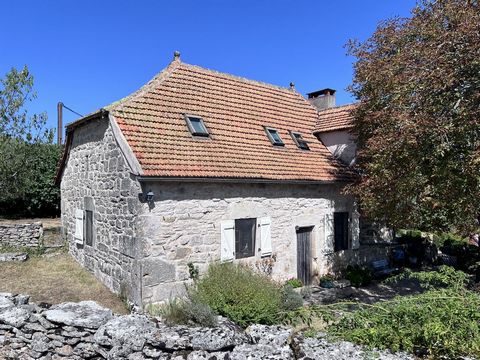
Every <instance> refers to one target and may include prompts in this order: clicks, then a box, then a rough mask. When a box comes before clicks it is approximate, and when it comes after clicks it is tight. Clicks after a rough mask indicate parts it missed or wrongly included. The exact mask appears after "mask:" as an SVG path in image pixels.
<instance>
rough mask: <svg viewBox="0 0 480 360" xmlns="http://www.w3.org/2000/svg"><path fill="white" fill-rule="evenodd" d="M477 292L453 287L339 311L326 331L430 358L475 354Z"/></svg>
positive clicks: (478, 351) (479, 347) (479, 315)
mask: <svg viewBox="0 0 480 360" xmlns="http://www.w3.org/2000/svg"><path fill="white" fill-rule="evenodd" d="M479 307H480V295H479V294H476V293H474V292H471V291H466V290H464V291H460V292H459V291H458V290H454V289H441V290H430V291H427V292H425V293H423V294H420V295H414V296H404V297H397V298H395V299H393V300H390V301H385V302H382V303H380V304H378V305H369V306H368V307H367V306H366V305H365V306H364V307H363V308H361V310H358V311H356V312H354V313H350V314H346V315H344V316H343V317H342V318H341V319H340V321H339V322H338V323H336V324H334V325H331V326H330V328H329V333H330V334H332V335H334V336H336V337H340V338H342V339H345V340H347V341H352V342H355V343H359V344H363V345H366V346H368V347H370V348H378V349H390V350H392V351H399V350H402V351H408V352H415V353H417V354H419V355H424V356H430V357H433V358H440V357H442V356H443V357H445V356H446V357H448V358H457V357H460V356H480V312H479V311H478V308H479Z"/></svg>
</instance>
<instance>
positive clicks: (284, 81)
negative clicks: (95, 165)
mask: <svg viewBox="0 0 480 360" xmlns="http://www.w3.org/2000/svg"><path fill="white" fill-rule="evenodd" d="M414 5H415V1H413V0H402V1H394V0H362V1H358V0H357V1H355V0H348V1H347V0H345V1H341V0H330V1H323V0H310V1H307V0H276V1H273V0H236V1H226V0H225V1H221V0H205V1H201V0H197V1H194V0H184V1H174V0H170V1H154V0H137V1H123V0H117V1H103V0H96V1H92V0H82V1H67V0H65V1H60V0H58V1H50V0H43V1H33V0H31V1H23V0H16V1H2V2H1V3H0V13H1V14H2V29H3V30H2V37H1V39H2V40H1V47H0V49H1V51H0V76H2V77H3V76H4V74H5V73H6V72H7V71H8V70H9V69H10V68H12V67H17V68H20V67H22V66H23V65H25V64H26V65H28V67H29V69H30V71H31V72H32V73H33V75H34V76H35V88H36V90H37V92H38V99H37V100H36V101H35V102H34V103H32V104H30V105H29V107H28V108H29V111H30V112H32V113H33V112H42V111H46V112H47V113H48V116H49V126H50V127H55V126H56V104H57V102H58V101H63V102H64V103H65V105H67V106H69V107H71V108H73V109H74V110H76V111H78V112H79V113H81V114H87V113H89V112H91V111H94V110H96V109H98V108H100V107H102V106H104V105H107V104H109V103H111V102H113V101H116V100H118V99H120V98H122V97H124V96H126V95H128V94H130V93H131V92H133V91H135V90H136V89H138V88H139V87H140V86H141V85H143V84H144V83H145V82H147V81H148V80H149V79H151V78H152V77H153V76H154V75H155V74H156V73H157V72H159V71H160V70H161V69H163V68H164V67H165V66H167V65H168V63H169V62H170V61H171V59H172V55H173V52H174V50H179V51H180V52H181V58H182V61H184V62H187V63H190V64H195V65H200V66H202V67H206V68H211V69H215V70H218V71H222V72H227V73H231V74H234V75H239V76H243V77H246V78H250V79H254V80H259V81H264V82H268V83H272V84H276V85H280V86H285V87H287V86H288V84H289V83H290V82H291V81H293V82H295V84H296V88H297V90H298V91H299V92H300V93H302V94H305V93H307V92H310V91H315V90H319V89H322V88H326V87H330V88H334V89H337V104H346V103H350V102H353V101H354V99H353V98H352V97H351V95H350V94H349V93H348V92H347V91H346V87H347V86H348V85H349V84H350V83H351V80H352V62H353V60H354V59H353V58H351V57H348V56H346V50H345V48H344V45H345V43H346V42H347V41H348V39H350V38H357V39H359V40H365V39H366V38H368V37H369V35H370V34H371V33H372V32H373V31H374V30H375V28H376V26H377V24H378V22H379V21H381V20H382V19H386V18H391V17H393V16H409V14H410V10H411V8H412V7H413V6H414ZM76 118H77V116H76V115H74V114H70V113H68V112H65V122H71V121H73V120H75V119H76Z"/></svg>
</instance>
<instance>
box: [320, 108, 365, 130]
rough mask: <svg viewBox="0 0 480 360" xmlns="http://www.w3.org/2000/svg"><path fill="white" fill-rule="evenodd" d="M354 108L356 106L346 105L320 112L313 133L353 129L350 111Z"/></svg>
mask: <svg viewBox="0 0 480 360" xmlns="http://www.w3.org/2000/svg"><path fill="white" fill-rule="evenodd" d="M355 107H356V104H348V105H342V106H335V107H332V108H328V109H324V110H320V111H319V112H318V122H317V125H316V126H315V129H314V130H313V133H314V134H316V133H321V132H329V131H337V130H346V129H351V128H352V127H353V116H352V110H353V109H355Z"/></svg>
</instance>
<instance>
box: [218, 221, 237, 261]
mask: <svg viewBox="0 0 480 360" xmlns="http://www.w3.org/2000/svg"><path fill="white" fill-rule="evenodd" d="M220 228H221V231H222V235H221V236H222V238H221V239H222V240H221V254H220V259H221V260H222V261H232V260H233V259H234V257H235V255H234V252H235V220H224V221H222V223H221V224H220Z"/></svg>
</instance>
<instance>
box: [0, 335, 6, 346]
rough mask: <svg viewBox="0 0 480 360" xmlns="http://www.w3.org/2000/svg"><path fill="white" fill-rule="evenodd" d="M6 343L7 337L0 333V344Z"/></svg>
mask: <svg viewBox="0 0 480 360" xmlns="http://www.w3.org/2000/svg"><path fill="white" fill-rule="evenodd" d="M6 343H7V338H6V337H5V336H3V335H0V346H3V345H5V344H6Z"/></svg>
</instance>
